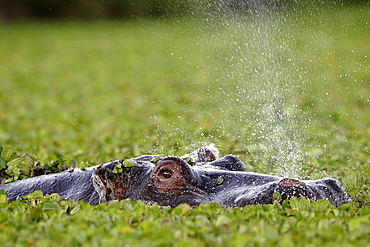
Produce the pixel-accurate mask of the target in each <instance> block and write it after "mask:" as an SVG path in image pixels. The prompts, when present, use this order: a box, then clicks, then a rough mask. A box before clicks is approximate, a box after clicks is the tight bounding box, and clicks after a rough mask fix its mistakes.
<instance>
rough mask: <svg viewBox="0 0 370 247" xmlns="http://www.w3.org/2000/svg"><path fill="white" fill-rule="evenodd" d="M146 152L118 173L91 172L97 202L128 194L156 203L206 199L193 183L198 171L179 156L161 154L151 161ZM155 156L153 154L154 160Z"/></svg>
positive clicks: (175, 203) (106, 171)
mask: <svg viewBox="0 0 370 247" xmlns="http://www.w3.org/2000/svg"><path fill="white" fill-rule="evenodd" d="M148 158H150V157H149V156H143V157H139V158H136V159H135V162H136V163H137V164H136V165H135V166H133V167H125V168H124V170H123V172H122V173H118V174H116V173H114V172H113V171H112V170H110V169H108V168H100V169H98V170H97V171H95V172H94V173H93V175H92V178H93V183H94V187H95V189H96V191H97V192H98V194H99V198H100V202H104V203H106V202H109V201H112V200H121V199H125V198H131V199H133V200H141V201H143V202H154V203H158V204H159V205H165V206H177V205H180V204H182V203H187V204H189V205H191V206H197V205H199V204H200V203H206V202H209V201H210V198H209V197H208V195H207V194H206V192H205V191H204V190H202V189H200V187H201V186H199V185H198V184H197V182H198V181H200V178H199V177H198V174H197V173H196V172H195V170H194V169H192V168H191V166H190V165H189V164H188V163H186V162H185V161H184V160H183V159H181V158H179V157H163V158H162V159H160V160H159V161H158V162H156V163H153V162H154V161H153V159H152V160H151V161H149V160H148ZM156 159H158V157H154V160H156Z"/></svg>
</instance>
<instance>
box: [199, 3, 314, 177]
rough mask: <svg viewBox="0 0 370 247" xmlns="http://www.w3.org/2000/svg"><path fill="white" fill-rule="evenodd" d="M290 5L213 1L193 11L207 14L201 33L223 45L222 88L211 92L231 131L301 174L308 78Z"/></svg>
mask: <svg viewBox="0 0 370 247" xmlns="http://www.w3.org/2000/svg"><path fill="white" fill-rule="evenodd" d="M285 9H286V7H285V6H284V5H283V4H281V3H280V4H277V1H262V0H254V1H253V0H251V1H239V2H234V3H231V2H230V1H213V2H211V3H207V4H204V5H202V6H198V8H197V10H194V11H196V12H197V13H196V15H198V16H199V15H202V16H203V21H204V22H203V25H202V26H200V27H198V28H199V31H200V32H199V33H204V34H205V35H207V36H208V37H207V40H209V36H211V37H212V38H213V42H214V43H215V44H213V46H214V47H219V48H220V49H219V50H221V52H219V51H213V53H215V54H217V55H216V57H217V59H216V61H217V62H218V64H217V66H216V67H214V68H212V71H213V72H214V75H215V83H216V84H217V86H218V91H216V92H215V91H214V90H213V91H211V90H210V91H209V92H208V93H209V94H212V95H213V98H214V100H215V101H219V104H218V105H219V106H220V108H219V109H217V113H215V114H223V115H224V120H223V124H222V126H223V128H224V129H226V131H227V135H229V136H231V137H232V138H234V139H238V140H239V141H240V140H242V142H243V145H244V146H245V148H246V149H248V150H251V151H252V152H257V153H261V154H263V158H264V159H268V160H269V165H270V166H271V171H273V172H274V173H279V175H281V176H288V177H300V176H302V175H303V174H302V173H303V171H302V169H301V163H302V161H303V160H304V157H305V145H304V141H305V139H307V136H306V135H307V133H305V130H304V126H303V125H302V122H303V120H304V119H303V117H302V112H300V110H299V109H298V108H297V106H296V105H295V102H296V99H297V98H298V97H299V93H298V92H299V89H300V87H301V85H302V84H303V83H304V81H303V79H302V78H300V76H299V74H298V73H297V70H299V69H298V68H297V66H296V63H295V61H296V60H297V59H298V58H297V56H298V54H296V53H295V51H294V50H291V49H292V48H291V46H290V45H289V44H290V43H291V42H292V41H294V34H291V33H289V31H288V30H289V25H292V24H291V23H287V16H288V15H289V11H285ZM295 35H296V34H295ZM216 49H217V48H216ZM210 98H212V97H210ZM214 110H215V109H214Z"/></svg>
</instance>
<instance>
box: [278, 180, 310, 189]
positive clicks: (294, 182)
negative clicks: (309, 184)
mask: <svg viewBox="0 0 370 247" xmlns="http://www.w3.org/2000/svg"><path fill="white" fill-rule="evenodd" d="M279 185H283V186H298V187H304V186H306V184H305V183H303V182H302V181H299V180H298V179H293V178H285V179H283V180H281V181H280V182H279Z"/></svg>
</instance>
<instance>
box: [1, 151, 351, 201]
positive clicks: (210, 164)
mask: <svg viewBox="0 0 370 247" xmlns="http://www.w3.org/2000/svg"><path fill="white" fill-rule="evenodd" d="M197 155H198V158H197V162H194V163H192V165H189V163H187V162H185V160H184V159H182V158H179V157H166V156H151V155H146V156H140V157H138V158H134V159H132V161H133V162H134V163H135V165H134V166H132V167H124V168H123V172H121V173H114V172H113V169H114V166H116V165H118V164H119V162H118V161H114V162H110V163H107V164H103V165H100V166H95V167H91V168H88V169H86V170H84V171H82V170H80V169H75V170H74V171H65V172H61V173H57V174H51V175H43V176H39V177H34V178H29V179H26V180H22V181H18V182H14V183H10V184H5V185H0V190H6V191H7V197H8V198H9V200H10V201H13V200H16V198H17V197H18V196H22V195H26V194H28V193H30V192H32V191H34V190H41V191H43V192H44V194H51V193H58V194H60V196H61V197H62V198H64V199H72V200H81V199H82V200H84V201H85V202H88V203H90V204H92V205H96V204H98V203H107V202H109V201H112V200H121V199H125V198H131V199H133V200H141V201H143V202H146V203H158V204H159V205H163V206H171V207H176V206H178V205H180V204H182V203H187V204H189V205H191V206H198V205H199V204H201V203H207V202H217V203H219V204H220V205H221V206H223V207H225V208H227V207H243V206H245V205H251V204H269V203H272V201H273V193H274V192H278V193H280V194H281V196H282V199H283V200H286V199H289V198H291V197H302V196H304V197H306V198H308V199H310V200H313V201H316V200H321V199H323V200H328V201H330V203H331V204H333V205H334V206H339V205H341V204H343V203H347V202H349V201H350V198H349V197H348V195H347V194H346V193H345V192H344V190H343V189H342V188H341V187H340V186H339V185H338V183H337V181H336V180H334V179H320V180H314V181H313V180H297V179H290V178H281V177H276V176H269V175H263V174H258V173H251V172H246V171H245V169H244V166H243V164H242V163H241V162H240V161H239V159H238V158H236V157H235V156H232V155H227V156H225V157H223V158H221V159H216V157H215V155H214V153H212V152H211V151H209V150H208V149H205V148H201V149H199V150H198V152H197Z"/></svg>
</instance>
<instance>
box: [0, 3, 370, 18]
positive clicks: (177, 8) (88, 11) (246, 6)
mask: <svg viewBox="0 0 370 247" xmlns="http://www.w3.org/2000/svg"><path fill="white" fill-rule="evenodd" d="M312 3H314V4H318V5H321V4H323V3H324V4H325V3H326V4H337V5H353V4H366V3H368V1H366V0H324V1H316V0H314V1H302V0H226V1H220V0H216V1H210V0H123V1H121V0H110V1H105V0H72V1H63V0H3V1H1V2H0V16H1V17H2V18H3V19H5V20H15V19H24V18H54V19H55V18H59V19H66V18H73V19H102V18H103V19H122V18H132V17H157V16H165V15H168V14H178V15H179V14H191V13H194V12H197V11H196V9H197V8H199V7H200V6H202V7H204V6H223V7H222V8H227V9H233V10H235V11H238V12H240V11H241V12H248V11H249V10H251V9H255V8H256V7H257V8H258V7H260V6H269V7H271V6H274V7H284V8H290V9H293V8H295V7H297V6H302V5H303V6H304V5H310V4H312Z"/></svg>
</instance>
